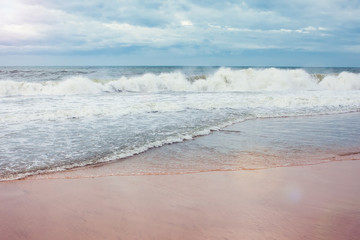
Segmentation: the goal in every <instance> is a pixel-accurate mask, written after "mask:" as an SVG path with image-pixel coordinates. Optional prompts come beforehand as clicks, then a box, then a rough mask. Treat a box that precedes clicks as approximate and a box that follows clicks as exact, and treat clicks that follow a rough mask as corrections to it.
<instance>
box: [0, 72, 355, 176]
mask: <svg viewBox="0 0 360 240" xmlns="http://www.w3.org/2000/svg"><path fill="white" fill-rule="evenodd" d="M359 110H360V68H300V67H299V68H296V67H292V68H285V67H282V68H275V67H274V68H269V67H0V180H1V181H4V180H12V179H20V178H24V177H27V176H31V175H37V174H44V173H50V172H59V171H63V170H67V169H73V168H77V167H81V166H88V165H96V164H99V163H106V162H116V161H117V162H119V161H120V160H122V159H125V158H126V159H127V162H131V156H134V155H136V156H137V157H138V156H141V155H142V153H144V152H146V151H147V150H149V149H154V148H163V149H164V151H163V153H167V155H166V156H167V157H168V159H171V158H172V155H171V151H167V150H166V149H167V147H168V146H169V145H172V144H175V143H180V142H181V143H183V144H189V143H190V141H191V140H192V139H194V138H197V137H199V136H205V135H211V134H219V132H222V133H224V132H226V131H229V132H231V131H233V132H242V133H244V132H246V134H245V135H244V136H246V137H243V138H242V142H236V141H235V140H234V141H231V137H229V139H230V140H228V144H227V146H228V148H227V150H228V152H227V154H230V155H231V154H232V153H233V152H234V151H232V148H231V146H232V145H231V144H237V146H242V148H241V151H238V152H237V155H241V154H243V156H244V159H247V160H246V161H240V162H239V161H237V162H236V166H235V165H234V164H232V163H233V162H231V161H234V159H233V158H231V157H229V158H216V159H215V158H214V159H213V160H212V161H211V164H209V163H208V162H206V163H204V161H203V160H202V158H201V156H200V157H199V158H195V160H194V158H192V160H191V162H188V163H187V162H186V160H181V159H178V160H177V161H178V162H179V161H180V162H181V161H182V162H181V165H182V166H184V165H185V166H186V165H188V167H187V168H186V167H185V168H186V169H187V170H188V171H190V172H191V169H192V168H194V169H196V170H199V171H200V170H204V171H212V170H217V169H226V170H232V169H247V168H252V167H254V166H255V167H256V168H266V167H281V166H288V165H301V164H302V162H301V159H300V160H299V158H297V159H296V164H295V163H294V158H293V157H288V158H282V160H281V161H278V160H276V161H273V162H271V164H269V161H270V160H271V157H269V158H266V161H265V160H264V158H258V157H254V156H257V155H256V154H259V155H266V154H268V156H273V154H269V153H268V152H264V151H263V150H261V148H260V147H259V148H257V150H256V151H255V150H253V148H254V145H251V144H249V141H250V142H251V141H253V137H254V138H255V137H256V138H259V141H258V142H257V143H262V145H264V146H267V148H266V149H267V150H269V149H271V148H274V149H277V148H281V151H285V150H286V151H287V152H291V154H290V155H289V156H295V155H296V154H298V152H299V151H301V149H304V150H305V149H308V148H310V149H312V150H313V151H314V152H316V151H317V152H324V153H326V152H327V151H328V150H331V149H334V148H337V147H339V148H340V147H342V148H343V149H344V150H345V148H346V147H348V148H349V149H356V148H358V147H359V146H360V142H359V141H360V140H358V139H360V136H359V132H360V128H359V127H358V126H360V124H359V122H360V121H358V120H357V119H359V117H358V116H359V115H357V114H355V115H351V114H350V115H351V117H344V116H350V115H347V114H345V115H344V113H357V112H359ZM319 116H330V117H327V118H326V117H323V118H320V120H317V119H318V118H317V117H319ZM262 119H269V121H267V123H266V124H262V125H259V126H256V124H257V123H258V122H259V120H262ZM284 119H286V120H284ZM299 119H301V121H300V120H299ZM314 119H315V123H316V122H317V123H319V122H321V123H323V124H318V125H316V126H319V128H314V127H311V126H312V125H310V126H309V124H308V123H309V122H310V123H311V122H312V121H314ZM284 121H285V122H284ZM297 122H298V123H299V122H300V125H296V124H295V123H297ZM236 123H244V124H243V126H249V124H250V126H252V127H250V128H247V127H244V128H243V129H241V130H239V129H232V130H231V128H232V126H240V125H234V124H236ZM291 124H295V125H294V126H292V125H291ZM291 126H292V127H291ZM299 126H301V127H299ZM240 128H241V127H240ZM229 129H230V130H229ZM249 129H251V131H250V130H249ZM269 129H270V130H272V131H270V130H269ZM274 129H276V130H274ZM281 129H292V132H291V134H297V135H299V136H301V137H302V138H301V139H303V140H302V141H300V142H298V141H293V142H292V141H291V138H289V136H290V135H286V134H284V133H285V131H281ZM309 129H311V131H309ZM317 129H319V130H317ZM339 129H341V130H339ZM225 130H226V131H225ZM295 130H296V131H295ZM262 133H264V134H265V133H267V135H266V136H273V137H261V136H262V135H261V134H262ZM226 136H227V135H226ZM274 136H275V137H274ZM319 136H326V137H322V138H319ZM317 138H319V139H318V141H313V142H311V141H310V143H309V139H317ZM199 139H200V138H199ZM204 139H206V138H204ZM287 139H290V140H289V141H288V140H287ZM344 139H345V140H344ZM316 142H318V143H321V144H316ZM344 144H345V145H346V146H344ZM209 145H211V144H210V143H208V144H207V146H209ZM250 145H251V146H250ZM258 145H259V144H258ZM262 145H261V146H262ZM350 145H351V146H350ZM294 146H297V147H294ZM299 146H300V147H299ZM224 148H226V147H223V148H222V149H224ZM214 149H215V150H216V149H217V148H216V146H214ZM214 149H210V150H211V151H209V157H208V158H211V156H212V155H213V154H211V152H212V151H215V150H214ZM237 149H238V148H237ZM324 149H325V150H326V151H325V150H324ZM217 151H218V152H221V149H220V148H219V149H217ZM279 151H280V150H279ZM279 151H278V152H279ZM281 151H280V152H281ZM255 153H256V154H255ZM188 154H190V153H188ZM175 155H176V154H174V156H175ZM162 159H163V161H165V162H166V159H165V158H162ZM174 159H176V157H173V159H172V161H170V160H169V164H168V166H167V168H169V169H170V168H171V165H176V164H177V163H175V162H174ZM196 159H199V161H198V163H195V164H194V161H195V162H196ZM269 159H270V160H269ZM150 160H151V159H150ZM150 160H149V161H150ZM327 160H329V159H327ZM154 161H155V160H154ZM303 161H304V164H309V158H303ZM314 161H315V160H314ZM310 163H312V162H311V161H310ZM119 164H120V166H121V161H120V162H119ZM162 164H164V163H162ZM154 165H156V161H155V162H152V166H154ZM148 166H149V165H144V164H139V165H138V166H136V164H135V166H134V165H132V167H131V171H130V170H129V171H127V173H128V174H141V173H142V172H146V173H147V174H151V173H158V172H159V171H160V170H156V169H157V168H156V167H155V168H154V169H155V170H151V169H144V168H147V167H148ZM194 166H195V167H194ZM202 166H203V168H202ZM124 168H126V164H124ZM161 171H162V172H164V171H166V168H164V169H161ZM169 171H170V170H169Z"/></svg>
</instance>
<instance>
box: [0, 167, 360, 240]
mask: <svg viewBox="0 0 360 240" xmlns="http://www.w3.org/2000/svg"><path fill="white" fill-rule="evenodd" d="M359 172H360V161H342V162H331V163H325V164H318V165H311V166H302V167H282V168H272V169H264V170H253V171H223V172H208V173H197V174H183V175H150V176H109V177H98V178H80V179H45V180H24V181H14V182H3V183H0V202H1V204H0V233H1V234H0V238H1V239H4V240H5V239H12V240H16V239H27V240H31V239H34V240H35V239H36V240H40V239H53V240H56V239H88V240H90V239H337V240H339V239H359V236H360V181H359Z"/></svg>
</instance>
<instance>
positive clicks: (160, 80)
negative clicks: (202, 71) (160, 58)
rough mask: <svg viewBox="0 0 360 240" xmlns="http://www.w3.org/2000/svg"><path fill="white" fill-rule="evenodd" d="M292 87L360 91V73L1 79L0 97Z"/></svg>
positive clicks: (295, 71)
mask: <svg viewBox="0 0 360 240" xmlns="http://www.w3.org/2000/svg"><path fill="white" fill-rule="evenodd" d="M289 90H291V91H293V90H360V74H356V73H349V72H342V73H340V74H338V75H326V76H325V77H324V79H323V80H322V81H319V79H318V78H317V77H316V76H314V75H311V74H309V73H307V72H306V71H305V70H302V69H293V70H286V69H277V68H267V69H251V68H249V69H241V70H234V69H230V68H220V69H219V70H217V71H216V72H215V73H214V74H212V75H210V76H207V77H206V78H205V79H204V77H200V78H199V79H197V80H192V81H190V80H189V79H188V78H187V77H186V76H185V75H184V74H183V73H181V72H173V73H161V74H153V73H146V74H143V75H140V76H132V77H121V78H119V79H117V80H112V81H108V82H105V81H104V82H101V81H93V80H91V79H89V78H86V77H82V76H73V77H70V78H68V79H65V80H63V81H48V82H43V83H39V82H16V81H11V80H2V81H0V95H1V96H16V95H77V94H101V93H106V92H184V91H185V92H229V91H289Z"/></svg>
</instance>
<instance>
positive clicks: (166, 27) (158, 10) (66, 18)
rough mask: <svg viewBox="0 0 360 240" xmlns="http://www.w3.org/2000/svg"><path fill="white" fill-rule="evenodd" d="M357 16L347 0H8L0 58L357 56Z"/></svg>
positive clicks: (0, 16)
mask: <svg viewBox="0 0 360 240" xmlns="http://www.w3.org/2000/svg"><path fill="white" fill-rule="evenodd" d="M359 15H360V4H359V3H358V1H351V0H348V1H346V0H341V1H340V0H327V1H325V0H319V1H310V0H301V1H300V0H294V1H285V0H274V1H265V0H253V1H242V2H239V1H235V0H225V1H209V0H198V1H192V0H177V1H175V0H168V1H160V0H149V1H145V2H144V1H140V0H132V1H127V0H117V1H100V0H87V1H80V0H74V1H65V2H64V1H60V0H12V1H3V3H2V8H0V53H3V54H5V53H8V54H10V53H23V52H27V53H32V52H33V53H44V52H45V53H48V54H51V53H72V52H81V53H86V52H94V51H104V52H106V53H109V52H119V51H121V49H125V48H126V49H148V50H149V52H157V51H158V52H159V51H166V52H175V53H176V54H190V55H193V56H195V55H201V54H202V55H208V54H210V55H213V54H221V52H223V53H228V52H231V53H232V52H236V51H243V50H247V49H255V50H257V49H283V50H299V49H302V50H304V51H350V50H349V49H355V51H357V50H356V49H358V47H357V46H359V45H360V41H359V40H358V39H360V38H359V37H360V36H359V35H360V33H359V30H358V26H360V19H359V17H358V16H359ZM150 50H151V51H150ZM357 52H358V51H357Z"/></svg>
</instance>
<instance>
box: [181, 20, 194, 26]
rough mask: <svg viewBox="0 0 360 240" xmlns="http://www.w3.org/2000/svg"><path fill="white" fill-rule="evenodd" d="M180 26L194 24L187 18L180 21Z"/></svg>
mask: <svg viewBox="0 0 360 240" xmlns="http://www.w3.org/2000/svg"><path fill="white" fill-rule="evenodd" d="M180 24H181V26H184V27H187V26H193V25H194V24H193V23H192V22H191V21H189V20H183V21H181V22H180Z"/></svg>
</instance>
